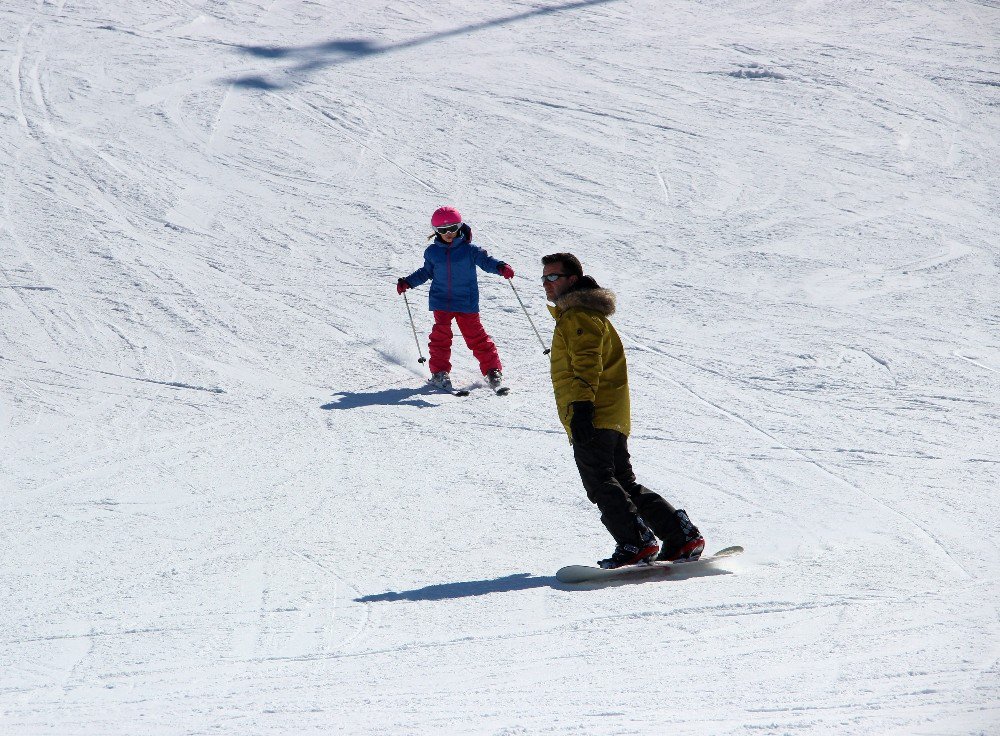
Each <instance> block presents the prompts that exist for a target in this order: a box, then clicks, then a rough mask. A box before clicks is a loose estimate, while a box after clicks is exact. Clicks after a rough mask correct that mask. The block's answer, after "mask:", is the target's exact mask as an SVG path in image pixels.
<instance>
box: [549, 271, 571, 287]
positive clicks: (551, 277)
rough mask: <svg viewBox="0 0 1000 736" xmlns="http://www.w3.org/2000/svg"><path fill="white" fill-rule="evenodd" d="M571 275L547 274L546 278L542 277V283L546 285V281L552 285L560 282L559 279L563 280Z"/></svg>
mask: <svg viewBox="0 0 1000 736" xmlns="http://www.w3.org/2000/svg"><path fill="white" fill-rule="evenodd" d="M569 275H570V274H568V273H547V274H545V275H544V276H542V283H543V284H544V283H545V282H546V281H548V282H549V283H550V284H551V283H553V282H555V281H558V280H559V279H561V278H563V277H565V276H569Z"/></svg>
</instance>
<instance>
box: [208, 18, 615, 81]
mask: <svg viewBox="0 0 1000 736" xmlns="http://www.w3.org/2000/svg"><path fill="white" fill-rule="evenodd" d="M618 1H619V0H577V2H571V3H565V4H563V5H555V6H552V7H548V8H536V9H534V10H529V11H527V12H524V13H517V14H516V15H508V16H505V17H503V18H496V19H494V20H488V21H483V22H482V23H473V24H471V25H467V26H462V27H460V28H454V29H452V30H450V31H440V32H437V33H428V34H426V35H424V36H418V37H416V38H413V39H410V40H409V41H402V42H400V43H390V44H379V43H376V42H375V41H373V40H371V39H366V38H344V39H336V40H332V41H326V42H324V43H317V44H310V45H308V46H248V45H237V48H239V49H241V50H242V51H243V52H244V53H246V54H249V55H251V56H255V57H257V58H259V59H275V60H291V61H293V62H294V64H293V65H292V66H291V67H289V68H288V69H286V70H285V74H288V75H291V76H292V77H294V76H296V75H302V74H307V73H309V72H312V71H316V70H318V69H324V68H326V67H331V66H338V65H340V64H345V63H348V62H351V61H356V60H358V59H363V58H366V57H369V56H377V55H379V54H385V53H389V52H392V51H402V50H405V49H410V48H415V47H418V46H424V45H426V44H430V43H436V42H438V41H444V40H446V39H448V38H453V37H455V36H461V35H466V34H469V33H474V32H476V31H481V30H484V29H486V28H494V27H497V26H504V25H508V24H511V23H517V22H520V21H524V20H529V19H531V18H536V17H540V16H545V15H553V14H555V13H562V12H566V11H570V10H579V9H581V8H588V7H592V6H596V5H605V4H607V3H612V2H618ZM224 82H225V83H226V84H234V85H236V86H238V87H246V88H249V89H260V90H276V89H283V88H285V87H288V86H289V84H288V83H277V82H273V81H270V80H268V79H267V78H265V77H263V76H261V75H260V74H249V75H244V76H240V77H235V78H230V79H226V80H224Z"/></svg>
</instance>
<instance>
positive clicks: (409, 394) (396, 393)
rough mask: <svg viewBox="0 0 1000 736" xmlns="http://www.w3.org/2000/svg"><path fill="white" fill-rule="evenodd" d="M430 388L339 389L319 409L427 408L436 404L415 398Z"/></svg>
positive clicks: (424, 393)
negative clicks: (363, 407)
mask: <svg viewBox="0 0 1000 736" xmlns="http://www.w3.org/2000/svg"><path fill="white" fill-rule="evenodd" d="M431 393H432V389H430V388H428V387H426V386H421V387H420V388H388V389H385V390H383V391H369V392H362V391H341V392H340V393H337V394H334V397H337V396H339V397H340V398H339V399H336V400H335V401H331V402H330V403H328V404H323V405H322V406H321V407H320V408H321V409H327V410H329V409H357V408H359V407H362V406H416V407H419V408H427V407H432V406H436V404H432V403H430V402H429V401H424V400H423V399H418V398H416V397H417V396H420V395H424V396H428V395H430V394H431Z"/></svg>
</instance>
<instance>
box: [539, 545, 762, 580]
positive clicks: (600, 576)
mask: <svg viewBox="0 0 1000 736" xmlns="http://www.w3.org/2000/svg"><path fill="white" fill-rule="evenodd" d="M741 552H743V548H742V547H738V546H737V547H726V548H725V549H720V550H719V551H718V552H716V553H715V554H713V555H707V556H705V555H703V556H702V557H700V558H699V559H697V560H693V561H691V562H650V563H641V564H638V565H625V566H624V567H615V568H613V569H611V570H605V569H604V568H603V567H596V566H591V565H568V566H567V567H563V568H560V569H559V571H558V572H557V573H556V580H558V581H559V582H560V583H592V582H601V581H605V580H620V579H623V578H630V577H642V578H647V577H648V578H661V577H669V576H672V575H673V576H680V577H682V576H683V575H684V573H686V572H694V571H696V570H697V569H698V568H700V567H707V566H711V565H714V564H715V563H717V562H721V561H723V560H726V559H728V558H730V557H735V556H736V555H738V554H740V553H741Z"/></svg>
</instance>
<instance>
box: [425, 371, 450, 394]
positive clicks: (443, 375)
mask: <svg viewBox="0 0 1000 736" xmlns="http://www.w3.org/2000/svg"><path fill="white" fill-rule="evenodd" d="M428 383H430V385H431V386H434V387H435V388H440V389H444V390H445V391H451V390H452V386H451V374H450V373H448V371H438V372H437V373H435V374H434V375H432V376H431V377H430V380H429V381H428Z"/></svg>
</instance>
